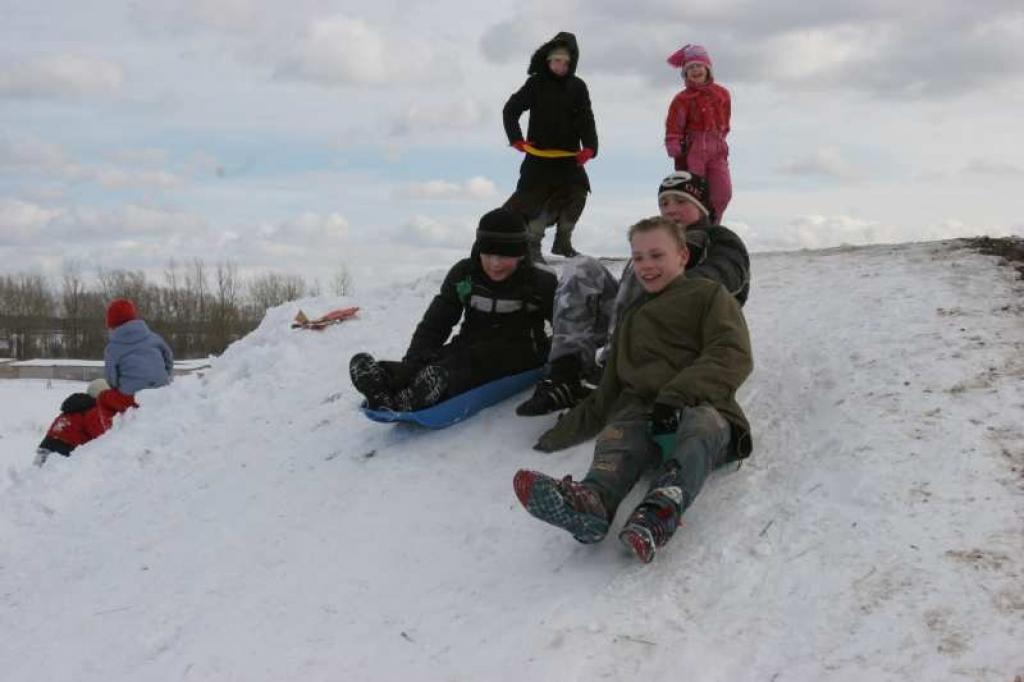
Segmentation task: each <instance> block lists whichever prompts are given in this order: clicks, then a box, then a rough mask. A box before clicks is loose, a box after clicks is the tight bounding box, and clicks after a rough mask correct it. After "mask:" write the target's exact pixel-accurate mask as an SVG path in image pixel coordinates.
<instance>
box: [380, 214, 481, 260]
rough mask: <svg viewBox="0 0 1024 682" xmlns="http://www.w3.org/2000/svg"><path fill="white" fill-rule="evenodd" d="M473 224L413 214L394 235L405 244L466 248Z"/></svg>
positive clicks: (471, 238) (474, 228)
mask: <svg viewBox="0 0 1024 682" xmlns="http://www.w3.org/2000/svg"><path fill="white" fill-rule="evenodd" d="M475 230H476V226H475V225H470V224H468V223H464V222H459V221H441V220H437V219H435V218H430V217H428V216H424V215H416V216H413V217H412V219H410V220H409V221H408V222H406V223H405V224H404V225H402V226H401V227H400V228H399V229H398V230H397V234H396V235H395V237H396V238H397V239H398V241H400V242H402V243H405V244H410V243H411V244H414V245H420V246H445V247H451V248H466V249H467V251H468V248H469V245H470V244H472V242H473V235H474V232H475Z"/></svg>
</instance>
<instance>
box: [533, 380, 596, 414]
mask: <svg viewBox="0 0 1024 682" xmlns="http://www.w3.org/2000/svg"><path fill="white" fill-rule="evenodd" d="M590 391H591V389H589V388H587V387H586V386H584V385H583V384H582V383H580V380H579V379H574V380H572V381H559V382H556V381H554V380H552V379H541V381H540V382H539V383H538V384H537V387H536V388H535V389H533V395H532V396H530V398H529V399H528V400H526V401H524V402H522V403H520V404H519V406H518V407H516V414H518V415H519V416H520V417H536V416H538V415H542V414H550V413H552V412H557V411H558V410H564V409H567V408H570V407H574V406H575V405H576V404H577V403H579V402H580V401H581V400H583V399H584V398H586V397H587V396H588V395H589V394H590Z"/></svg>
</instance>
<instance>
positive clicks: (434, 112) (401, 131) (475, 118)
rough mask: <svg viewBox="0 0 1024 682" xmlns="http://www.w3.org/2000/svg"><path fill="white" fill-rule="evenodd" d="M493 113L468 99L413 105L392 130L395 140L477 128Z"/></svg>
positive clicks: (406, 109) (493, 114)
mask: <svg viewBox="0 0 1024 682" xmlns="http://www.w3.org/2000/svg"><path fill="white" fill-rule="evenodd" d="M496 115H497V113H496V112H487V111H486V108H485V107H484V106H483V105H482V104H481V103H480V101H479V100H476V99H473V98H471V97H467V98H465V99H457V100H455V101H446V102H443V103H425V102H416V103H414V104H410V105H409V106H408V107H406V108H405V109H404V110H403V111H402V112H401V113H400V114H399V116H398V117H397V118H396V119H395V121H394V123H393V124H392V126H391V134H392V135H394V136H403V135H412V134H414V133H423V132H433V131H460V130H468V129H471V128H476V127H477V126H479V125H480V124H481V123H483V122H484V121H485V120H486V119H487V118H488V117H491V118H493V117H494V116H496Z"/></svg>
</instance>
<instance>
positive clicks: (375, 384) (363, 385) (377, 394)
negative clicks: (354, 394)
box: [348, 353, 395, 410]
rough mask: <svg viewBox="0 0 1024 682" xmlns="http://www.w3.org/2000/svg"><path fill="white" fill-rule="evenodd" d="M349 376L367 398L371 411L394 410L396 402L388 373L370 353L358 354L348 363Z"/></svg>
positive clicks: (367, 404)
mask: <svg viewBox="0 0 1024 682" xmlns="http://www.w3.org/2000/svg"><path fill="white" fill-rule="evenodd" d="M348 375H349V377H350V378H351V379H352V385H353V386H355V387H356V390H357V391H359V392H360V393H362V394H363V395H364V396H366V406H367V407H368V408H370V409H371V410H393V409H395V400H394V398H393V397H392V396H391V382H390V381H389V380H388V375H387V372H385V371H384V368H383V367H381V365H380V363H379V362H377V361H376V360H374V359H373V356H372V355H370V354H369V353H356V354H355V355H353V356H352V359H351V360H349V363H348Z"/></svg>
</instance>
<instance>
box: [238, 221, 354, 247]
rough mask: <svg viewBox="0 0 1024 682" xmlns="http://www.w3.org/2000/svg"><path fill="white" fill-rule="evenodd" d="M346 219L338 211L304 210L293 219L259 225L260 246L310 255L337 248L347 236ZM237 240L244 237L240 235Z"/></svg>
mask: <svg viewBox="0 0 1024 682" xmlns="http://www.w3.org/2000/svg"><path fill="white" fill-rule="evenodd" d="M349 230H350V226H349V222H348V220H347V219H346V218H345V217H344V216H343V215H341V214H340V213H336V212H335V213H327V214H321V213H317V212H314V211H305V212H303V213H301V214H300V215H298V216H297V217H295V218H292V219H289V220H283V221H280V222H276V223H264V224H262V225H260V226H259V235H258V238H257V242H258V244H259V247H260V248H261V249H263V250H265V251H270V252H282V253H283V252H291V253H299V254H301V253H306V254H312V253H314V252H315V251H318V250H321V249H339V248H341V247H342V245H343V243H344V241H345V240H346V239H347V238H348V235H349ZM239 239H240V241H242V242H244V241H245V240H246V237H245V235H244V234H239Z"/></svg>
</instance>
